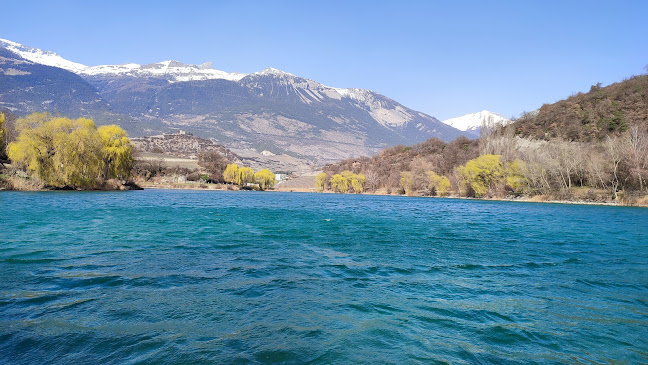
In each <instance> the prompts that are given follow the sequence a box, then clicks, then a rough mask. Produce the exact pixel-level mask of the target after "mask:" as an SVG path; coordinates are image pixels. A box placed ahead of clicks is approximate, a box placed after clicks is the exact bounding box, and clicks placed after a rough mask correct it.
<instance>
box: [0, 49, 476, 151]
mask: <svg viewBox="0 0 648 365" xmlns="http://www.w3.org/2000/svg"><path fill="white" fill-rule="evenodd" d="M0 108H7V109H9V110H10V111H12V112H14V113H16V114H19V115H20V114H26V113H30V112H35V111H50V112H54V113H60V114H62V115H65V116H69V117H77V116H89V117H92V118H94V119H95V120H96V121H97V122H98V123H99V124H103V123H117V124H120V125H122V126H123V127H124V128H125V129H126V130H127V131H128V132H129V133H130V134H131V135H132V136H144V135H153V134H159V133H163V132H173V131H177V130H186V131H188V132H191V133H193V134H194V135H196V136H200V137H203V138H210V139H212V140H215V141H217V142H219V143H222V144H224V145H225V146H227V147H230V148H235V149H241V150H253V151H263V150H265V151H269V152H271V153H274V154H288V155H292V156H295V157H299V158H304V159H306V160H310V161H315V162H318V163H322V162H329V161H334V160H339V159H343V158H348V157H352V156H359V155H370V154H374V153H376V152H378V151H379V150H380V149H382V148H384V147H387V146H391V145H396V144H410V145H411V144H414V143H419V142H422V141H424V140H426V139H428V138H431V137H437V138H440V139H442V140H444V141H450V140H453V139H455V138H456V137H458V136H460V135H468V136H471V137H472V136H474V133H471V132H470V131H462V130H459V129H457V128H454V127H452V126H449V125H447V124H444V123H442V122H440V121H439V120H438V119H436V118H434V117H432V116H429V115H427V114H424V113H421V112H417V111H415V110H412V109H409V108H407V107H405V106H403V105H401V104H400V103H398V102H396V101H394V100H392V99H390V98H388V97H386V96H383V95H381V94H378V93H376V92H373V91H370V90H365V89H342V88H335V87H329V86H325V85H322V84H320V83H318V82H315V81H313V80H309V79H305V78H302V77H299V76H296V75H293V74H290V73H287V72H284V71H281V70H277V69H273V68H267V69H264V70H262V71H260V72H255V73H250V74H243V73H228V72H225V71H220V70H215V69H213V68H212V65H211V64H210V63H205V64H202V65H189V64H184V63H181V62H178V61H164V62H158V63H153V64H147V65H138V64H132V63H131V64H124V65H102V66H93V67H90V66H85V65H82V64H79V63H76V62H72V61H69V60H66V59H64V58H63V57H61V56H59V55H58V54H56V53H54V52H49V51H44V50H40V49H37V48H33V47H28V46H24V45H22V44H19V43H16V42H12V41H8V40H2V39H0Z"/></svg>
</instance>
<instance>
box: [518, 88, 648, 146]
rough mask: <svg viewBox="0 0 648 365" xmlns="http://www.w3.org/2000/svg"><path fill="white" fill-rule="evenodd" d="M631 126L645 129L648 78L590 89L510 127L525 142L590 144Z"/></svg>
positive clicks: (647, 124)
mask: <svg viewBox="0 0 648 365" xmlns="http://www.w3.org/2000/svg"><path fill="white" fill-rule="evenodd" d="M633 125H636V126H638V127H639V128H640V129H643V130H646V129H648V75H641V76H635V77H631V78H629V79H627V80H624V81H621V82H617V83H614V84H612V85H609V86H606V87H601V85H600V84H597V85H593V86H592V87H591V89H590V91H589V92H587V93H578V94H576V95H573V96H570V97H569V98H567V99H565V100H561V101H559V102H557V103H553V104H545V105H543V106H542V107H541V108H540V109H539V110H538V111H536V112H532V113H527V114H525V115H523V116H522V117H521V118H519V119H518V120H517V121H516V122H515V123H514V124H513V127H514V128H515V134H516V135H519V136H520V137H525V138H534V139H545V140H546V139H551V138H561V139H565V140H568V141H581V142H590V141H599V140H603V139H605V138H606V137H607V136H608V135H620V134H622V133H623V132H625V131H627V130H628V128H630V127H631V126H633Z"/></svg>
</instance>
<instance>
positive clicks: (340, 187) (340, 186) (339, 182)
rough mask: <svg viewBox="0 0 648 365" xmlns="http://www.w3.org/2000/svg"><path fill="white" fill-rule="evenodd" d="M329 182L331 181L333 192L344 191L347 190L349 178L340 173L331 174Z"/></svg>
mask: <svg viewBox="0 0 648 365" xmlns="http://www.w3.org/2000/svg"><path fill="white" fill-rule="evenodd" d="M329 182H330V183H331V189H333V191H335V192H338V193H346V192H347V190H349V180H347V179H346V178H345V177H344V176H342V174H335V175H333V176H331V179H330V180H329Z"/></svg>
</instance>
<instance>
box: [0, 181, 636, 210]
mask: <svg viewBox="0 0 648 365" xmlns="http://www.w3.org/2000/svg"><path fill="white" fill-rule="evenodd" d="M194 185H197V184H187V185H184V186H178V184H156V185H148V184H141V185H139V187H141V189H126V190H124V189H114V190H106V189H96V190H60V189H35V190H9V189H0V191H23V192H45V191H53V192H54V191H83V192H87V191H104V192H110V191H136V190H148V189H151V190H192V191H245V190H241V189H238V187H233V186H232V187H231V188H223V185H220V184H218V185H217V184H204V186H205V187H201V186H200V185H197V186H194ZM264 192H268V193H280V192H281V193H313V194H338V195H372V196H394V197H411V198H432V199H460V200H476V201H502V202H520V203H548V204H571V205H600V206H610V207H636V208H648V205H642V204H634V205H631V204H619V203H615V202H609V201H608V202H591V201H582V200H555V199H551V200H541V199H538V198H534V197H528V196H527V197H517V198H470V197H463V196H456V195H455V196H453V195H450V196H409V195H404V194H403V195H400V194H387V193H384V192H364V193H361V194H341V193H336V192H332V191H322V192H320V191H316V189H314V188H309V189H304V188H293V189H290V188H279V189H270V190H265V191H264ZM536 197H537V196H536Z"/></svg>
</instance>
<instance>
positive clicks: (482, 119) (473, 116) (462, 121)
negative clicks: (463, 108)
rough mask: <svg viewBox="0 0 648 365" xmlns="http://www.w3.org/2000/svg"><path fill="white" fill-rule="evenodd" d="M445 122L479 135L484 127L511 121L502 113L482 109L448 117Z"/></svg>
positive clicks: (505, 123)
mask: <svg viewBox="0 0 648 365" xmlns="http://www.w3.org/2000/svg"><path fill="white" fill-rule="evenodd" d="M443 123H445V124H447V125H449V126H451V127H454V128H457V129H458V130H460V131H464V132H469V133H472V134H475V135H476V136H477V137H479V130H480V129H481V128H482V127H486V128H492V127H494V126H497V125H507V124H509V123H511V121H510V120H509V119H508V118H506V117H505V116H503V115H501V114H497V113H493V112H490V111H488V110H482V111H480V112H478V113H470V114H466V115H462V116H460V117H456V118H451V119H446V120H444V121H443Z"/></svg>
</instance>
